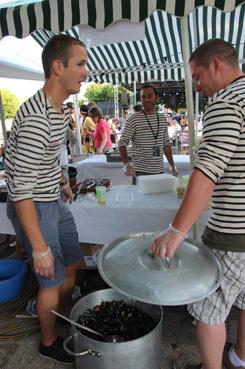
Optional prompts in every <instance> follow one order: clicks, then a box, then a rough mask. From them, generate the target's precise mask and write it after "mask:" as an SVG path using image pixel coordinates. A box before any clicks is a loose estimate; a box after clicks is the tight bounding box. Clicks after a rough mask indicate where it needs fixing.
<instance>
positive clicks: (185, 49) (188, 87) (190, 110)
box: [181, 16, 199, 239]
mask: <svg viewBox="0 0 245 369" xmlns="http://www.w3.org/2000/svg"><path fill="white" fill-rule="evenodd" d="M181 39H182V54H183V63H184V71H185V94H186V105H187V116H188V132H189V147H190V162H191V168H193V166H194V160H195V127H194V105H193V91H192V78H191V73H190V69H189V58H190V46H189V45H190V44H189V31H188V16H185V17H183V18H181ZM198 228H199V227H198V223H197V222H196V223H195V224H193V228H192V231H193V238H194V239H198V238H199V232H198Z"/></svg>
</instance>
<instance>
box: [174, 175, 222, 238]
mask: <svg viewBox="0 0 245 369" xmlns="http://www.w3.org/2000/svg"><path fill="white" fill-rule="evenodd" d="M214 186H215V184H214V182H213V181H211V180H210V179H209V178H208V177H207V176H205V175H204V174H203V173H202V172H201V171H200V170H197V169H194V170H193V172H192V175H191V177H190V180H189V184H188V187H187V190H186V193H185V196H184V199H183V201H182V203H181V205H180V207H179V209H178V211H177V213H176V215H175V217H174V220H173V223H172V224H173V226H174V227H176V228H177V229H179V230H180V231H181V232H183V233H187V232H188V231H189V230H190V229H191V227H192V225H193V224H194V223H195V221H196V220H197V219H198V217H199V216H200V215H201V214H202V212H203V210H204V209H205V208H206V206H207V204H208V201H209V199H210V197H211V195H212V192H213V189H214Z"/></svg>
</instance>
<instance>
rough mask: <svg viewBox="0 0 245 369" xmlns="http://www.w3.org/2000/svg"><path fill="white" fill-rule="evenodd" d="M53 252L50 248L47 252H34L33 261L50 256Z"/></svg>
mask: <svg viewBox="0 0 245 369" xmlns="http://www.w3.org/2000/svg"><path fill="white" fill-rule="evenodd" d="M50 252H51V250H50V248H49V247H48V249H47V250H46V251H42V252H34V251H32V257H33V259H41V258H43V257H44V256H46V255H48V254H49V253H50Z"/></svg>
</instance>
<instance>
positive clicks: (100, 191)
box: [95, 186, 106, 205]
mask: <svg viewBox="0 0 245 369" xmlns="http://www.w3.org/2000/svg"><path fill="white" fill-rule="evenodd" d="M95 191H96V199H97V202H98V204H101V205H103V204H105V203H106V187H105V186H97V187H95Z"/></svg>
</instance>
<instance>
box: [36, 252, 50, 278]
mask: <svg viewBox="0 0 245 369" xmlns="http://www.w3.org/2000/svg"><path fill="white" fill-rule="evenodd" d="M32 256H33V263H34V270H35V272H36V273H37V274H40V276H42V277H46V278H48V279H52V278H54V257H53V254H52V252H51V250H50V248H48V249H47V250H46V251H44V252H40V253H38V252H33V253H32Z"/></svg>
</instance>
